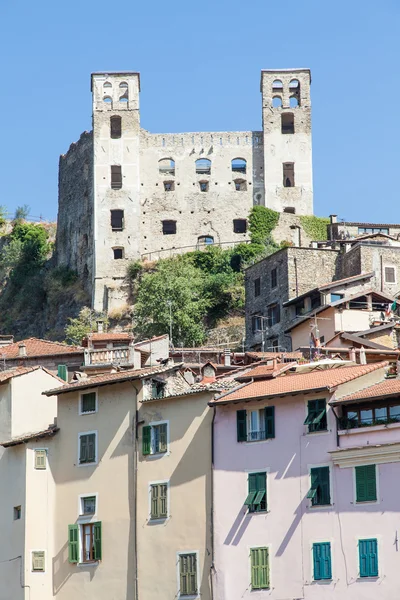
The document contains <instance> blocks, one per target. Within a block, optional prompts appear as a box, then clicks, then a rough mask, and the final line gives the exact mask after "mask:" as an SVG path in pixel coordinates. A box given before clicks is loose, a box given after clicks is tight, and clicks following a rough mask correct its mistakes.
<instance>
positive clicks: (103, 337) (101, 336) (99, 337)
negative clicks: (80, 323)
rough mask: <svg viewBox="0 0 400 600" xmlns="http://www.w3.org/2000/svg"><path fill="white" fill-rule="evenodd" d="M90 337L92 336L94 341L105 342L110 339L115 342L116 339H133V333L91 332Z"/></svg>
mask: <svg viewBox="0 0 400 600" xmlns="http://www.w3.org/2000/svg"><path fill="white" fill-rule="evenodd" d="M87 337H88V338H90V339H91V340H92V341H93V342H100V341H101V342H103V341H104V342H105V341H110V342H114V341H116V340H133V335H132V334H131V333H126V332H121V333H89V334H88V336H87Z"/></svg>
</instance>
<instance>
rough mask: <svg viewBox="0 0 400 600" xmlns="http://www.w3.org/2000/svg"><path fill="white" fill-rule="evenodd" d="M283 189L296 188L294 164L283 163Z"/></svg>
mask: <svg viewBox="0 0 400 600" xmlns="http://www.w3.org/2000/svg"><path fill="white" fill-rule="evenodd" d="M283 187H294V163H292V162H291V163H283Z"/></svg>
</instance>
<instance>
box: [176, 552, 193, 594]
mask: <svg viewBox="0 0 400 600" xmlns="http://www.w3.org/2000/svg"><path fill="white" fill-rule="evenodd" d="M179 583H180V585H179V595H180V596H182V597H185V596H197V557H196V554H180V555H179Z"/></svg>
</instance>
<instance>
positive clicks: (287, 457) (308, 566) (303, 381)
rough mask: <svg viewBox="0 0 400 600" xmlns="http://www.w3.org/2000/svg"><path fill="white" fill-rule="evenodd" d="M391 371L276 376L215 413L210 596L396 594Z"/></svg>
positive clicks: (399, 466) (373, 368) (395, 421)
mask: <svg viewBox="0 0 400 600" xmlns="http://www.w3.org/2000/svg"><path fill="white" fill-rule="evenodd" d="M386 369H387V363H376V364H372V365H360V366H350V367H345V366H343V367H340V368H338V369H328V370H326V371H318V372H317V371H314V372H313V371H311V372H309V373H301V372H298V373H296V372H294V373H291V372H289V373H287V372H285V373H280V374H279V373H278V374H277V375H276V377H269V379H264V380H262V379H261V380H260V379H257V380H254V381H250V382H249V383H247V384H245V385H244V386H242V387H241V388H238V389H237V390H233V391H231V392H228V393H226V394H223V395H221V396H220V397H219V398H217V399H216V400H214V401H213V402H211V403H210V404H211V405H212V406H213V407H214V408H215V410H216V416H215V421H214V477H213V481H214V486H213V489H214V498H213V506H214V535H215V538H214V544H215V561H214V566H215V576H214V582H213V583H214V591H215V594H214V598H216V599H218V600H222V599H225V598H229V599H230V600H235V599H236V598H237V599H239V598H240V599H243V598H253V599H254V598H255V599H258V598H266V597H268V598H271V600H278V599H279V600H281V599H282V598H285V599H286V598H287V599H296V600H297V599H299V598H304V599H310V600H314V599H315V600H320V598H322V597H326V598H332V599H334V598H338V599H339V598H340V600H343V599H344V600H356V599H357V600H358V599H359V598H363V599H366V600H372V599H374V598H376V597H379V598H383V599H386V598H387V599H391V598H394V597H395V596H396V594H397V588H398V564H397V563H398V560H397V552H398V548H397V546H398V543H397V533H396V532H397V521H398V503H397V496H398V493H399V489H398V488H399V486H398V484H397V483H396V482H397V481H398V480H399V475H400V463H399V461H400V458H399V457H400V454H397V449H398V447H399V442H400V429H399V425H400V423H399V410H400V408H399V403H400V397H399V390H400V385H399V380H397V379H393V380H390V379H386ZM248 375H250V376H251V371H250V372H249V373H248Z"/></svg>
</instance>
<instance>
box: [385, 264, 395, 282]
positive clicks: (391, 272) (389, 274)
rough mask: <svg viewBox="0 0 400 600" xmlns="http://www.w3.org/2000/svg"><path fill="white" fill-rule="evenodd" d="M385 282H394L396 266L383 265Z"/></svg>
mask: <svg viewBox="0 0 400 600" xmlns="http://www.w3.org/2000/svg"><path fill="white" fill-rule="evenodd" d="M385 283H396V267H385Z"/></svg>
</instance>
